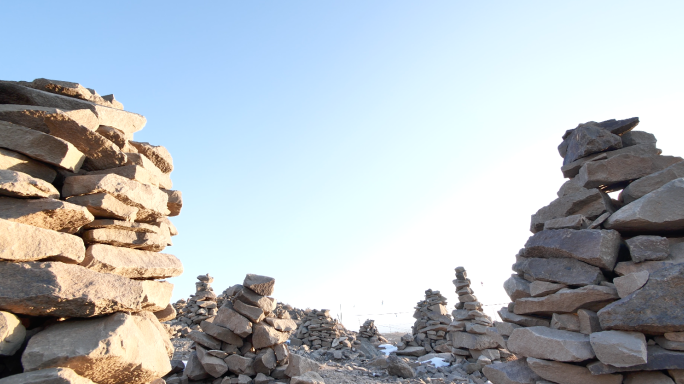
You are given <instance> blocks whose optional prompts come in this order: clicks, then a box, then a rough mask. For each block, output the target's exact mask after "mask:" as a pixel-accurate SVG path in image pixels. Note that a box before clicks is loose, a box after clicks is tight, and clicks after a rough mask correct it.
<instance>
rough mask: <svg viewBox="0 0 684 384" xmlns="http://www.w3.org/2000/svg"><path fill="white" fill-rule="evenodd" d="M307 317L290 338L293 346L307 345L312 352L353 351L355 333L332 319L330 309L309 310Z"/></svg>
mask: <svg viewBox="0 0 684 384" xmlns="http://www.w3.org/2000/svg"><path fill="white" fill-rule="evenodd" d="M305 313H306V317H305V318H304V320H303V322H302V324H301V325H300V326H299V327H298V328H297V332H296V333H295V334H294V337H292V338H290V343H291V344H292V345H293V346H297V347H298V346H301V345H306V346H308V347H309V348H310V349H312V350H317V349H321V348H332V349H351V347H352V344H354V342H355V341H356V336H355V335H354V333H353V332H347V330H346V329H345V328H344V326H343V325H342V324H340V322H338V321H337V319H333V318H331V317H330V310H329V309H321V310H320V311H319V310H317V309H307V310H306V311H305Z"/></svg>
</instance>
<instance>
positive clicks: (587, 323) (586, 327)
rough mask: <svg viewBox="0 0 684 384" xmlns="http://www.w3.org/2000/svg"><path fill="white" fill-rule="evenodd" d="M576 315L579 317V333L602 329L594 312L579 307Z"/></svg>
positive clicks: (587, 333) (589, 332) (590, 332)
mask: <svg viewBox="0 0 684 384" xmlns="http://www.w3.org/2000/svg"><path fill="white" fill-rule="evenodd" d="M577 317H578V318H579V325H580V333H584V334H585V335H590V334H592V333H594V332H601V331H602V330H603V329H602V328H601V322H600V321H599V318H598V315H597V314H596V312H594V311H590V310H588V309H579V310H577Z"/></svg>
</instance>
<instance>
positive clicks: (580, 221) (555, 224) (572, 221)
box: [544, 195, 591, 230]
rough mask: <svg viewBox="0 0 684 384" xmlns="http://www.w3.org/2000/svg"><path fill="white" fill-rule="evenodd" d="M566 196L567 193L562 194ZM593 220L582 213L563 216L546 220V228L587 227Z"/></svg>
mask: <svg viewBox="0 0 684 384" xmlns="http://www.w3.org/2000/svg"><path fill="white" fill-rule="evenodd" d="M562 196H565V195H562ZM590 224H591V222H590V221H589V220H587V218H586V217H584V216H582V215H572V216H568V217H561V218H558V219H551V220H548V221H546V222H544V230H547V229H585V228H587V227H588V226H589V225H590Z"/></svg>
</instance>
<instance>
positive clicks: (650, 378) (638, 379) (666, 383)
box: [623, 372, 674, 384]
mask: <svg viewBox="0 0 684 384" xmlns="http://www.w3.org/2000/svg"><path fill="white" fill-rule="evenodd" d="M623 384H674V381H672V379H670V378H669V377H668V376H667V375H666V374H664V373H662V372H633V373H628V374H627V375H625V380H624V381H623Z"/></svg>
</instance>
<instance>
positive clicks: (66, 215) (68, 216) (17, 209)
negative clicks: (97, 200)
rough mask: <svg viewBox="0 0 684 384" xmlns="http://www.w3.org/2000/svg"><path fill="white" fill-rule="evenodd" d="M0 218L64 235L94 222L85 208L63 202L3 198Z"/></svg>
mask: <svg viewBox="0 0 684 384" xmlns="http://www.w3.org/2000/svg"><path fill="white" fill-rule="evenodd" d="M0 218H2V219H5V220H10V221H14V222H16V223H22V224H27V225H32V226H35V227H39V228H44V229H50V230H53V231H57V232H65V233H76V232H78V230H79V229H80V228H81V227H82V226H84V225H86V224H88V223H90V222H91V221H93V220H95V218H94V217H93V215H92V214H91V213H90V212H88V210H87V209H86V208H84V207H82V206H80V205H76V204H72V203H68V202H65V201H61V200H56V199H50V198H45V199H15V198H12V197H4V196H0Z"/></svg>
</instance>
